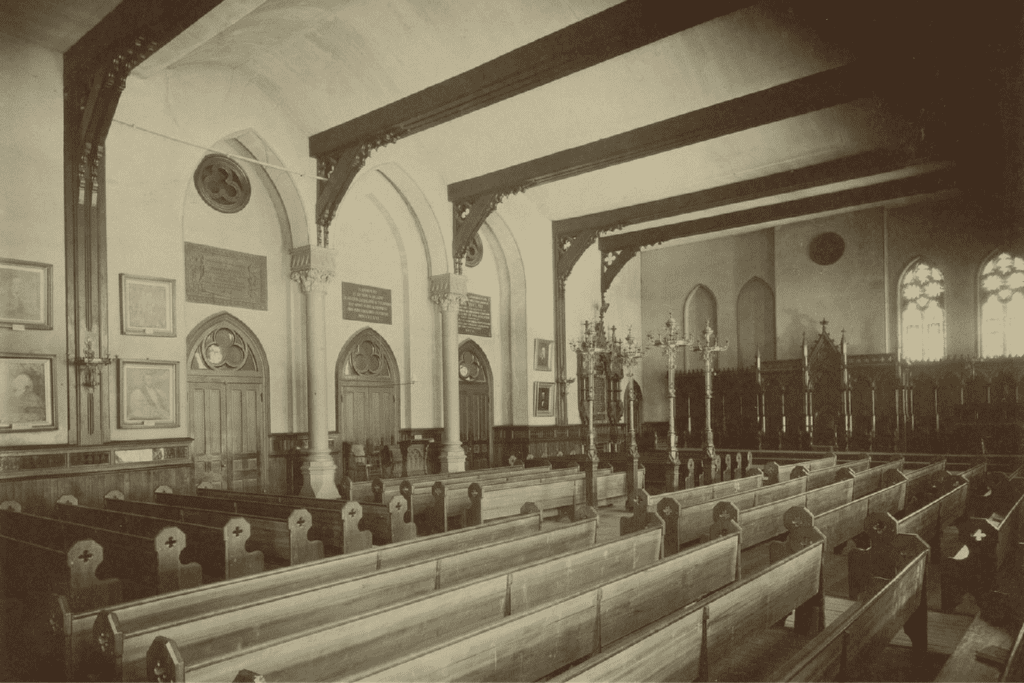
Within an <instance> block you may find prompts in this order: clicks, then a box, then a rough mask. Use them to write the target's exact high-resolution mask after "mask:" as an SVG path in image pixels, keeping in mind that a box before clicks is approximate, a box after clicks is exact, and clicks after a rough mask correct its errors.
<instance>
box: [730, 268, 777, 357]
mask: <svg viewBox="0 0 1024 683" xmlns="http://www.w3.org/2000/svg"><path fill="white" fill-rule="evenodd" d="M759 351H760V353H761V359H762V360H775V293H774V292H773V291H772V288H771V287H769V286H768V283H767V282H765V281H764V280H762V279H761V278H759V277H752V278H750V279H749V280H747V283H746V284H745V285H743V288H742V289H740V293H739V296H737V297H736V352H737V356H738V358H737V361H738V364H739V367H741V368H743V367H747V366H749V365H753V363H754V360H755V358H756V357H757V353H758V352H759Z"/></svg>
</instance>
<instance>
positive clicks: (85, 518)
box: [54, 494, 203, 595]
mask: <svg viewBox="0 0 1024 683" xmlns="http://www.w3.org/2000/svg"><path fill="white" fill-rule="evenodd" d="M54 512H55V513H56V515H55V516H56V517H57V519H61V520H64V521H65V522H74V523H76V524H84V525H86V526H92V527H97V528H101V529H107V530H110V531H118V532H121V533H126V534H132V535H134V536H145V537H147V538H152V539H153V551H154V552H155V553H156V564H155V568H156V576H154V577H151V581H152V583H153V586H154V588H155V590H154V591H153V594H155V593H169V592H170V591H175V590H181V589H183V588H192V587H194V586H198V585H199V584H201V583H202V582H203V568H202V566H200V565H199V563H197V562H189V563H183V562H182V561H181V554H182V552H184V550H185V548H186V547H187V545H188V544H187V536H186V534H187V531H188V526H187V525H182V526H171V525H169V524H167V521H166V520H163V519H154V518H152V517H142V516H141V515H132V514H128V513H125V512H115V511H114V510H105V509H103V508H90V507H84V506H81V505H79V504H78V499H77V498H75V497H74V496H72V495H70V494H65V495H63V496H61V497H60V498H58V499H57V505H56V506H55V507H54ZM139 564H140V565H141V566H143V567H145V566H148V563H145V564H144V563H143V562H142V558H141V557H140V558H139ZM147 594H148V593H140V594H139V595H147Z"/></svg>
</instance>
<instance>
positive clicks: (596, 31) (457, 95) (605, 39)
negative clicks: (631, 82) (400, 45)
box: [309, 0, 752, 158]
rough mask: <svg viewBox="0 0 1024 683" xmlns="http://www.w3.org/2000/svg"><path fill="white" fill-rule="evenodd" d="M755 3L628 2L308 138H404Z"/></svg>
mask: <svg viewBox="0 0 1024 683" xmlns="http://www.w3.org/2000/svg"><path fill="white" fill-rule="evenodd" d="M749 4H752V3H751V2H750V1H749V0H747V1H738V0H700V1H696V0H694V1H691V2H687V3H685V4H678V3H669V2H665V1H664V0H626V2H623V3H621V4H618V5H615V6H614V7H610V8H609V9H607V10H604V11H603V12H599V13H597V14H595V15H593V16H590V17H587V18H586V19H583V20H582V21H578V22H576V23H574V24H572V25H570V26H567V27H565V28H563V29H561V30H559V31H555V32H554V33H551V34H549V35H547V36H544V37H543V38H539V39H538V40H535V41H533V42H531V43H528V44H527V45H524V46H522V47H520V48H517V49H515V50H512V51H511V52H508V53H506V54H504V55H501V56H500V57H497V58H495V59H492V60H490V61H489V62H485V63H484V64H481V65H480V66H478V67H475V68H473V69H470V70H469V71H466V72H464V73H461V74H459V75H457V76H453V77H452V78H449V79H447V80H444V81H442V82H440V83H437V84H436V85H432V86H430V87H429V88H425V89H423V90H421V91H419V92H416V93H413V94H412V95H409V96H407V97H403V98H402V99H400V100H397V101H396V102H392V103H391V104H388V105H385V106H383V107H380V108H378V109H375V110H374V111H371V112H369V113H366V114H363V115H362V116H359V117H357V118H354V119H352V120H351V121H348V122H346V123H343V124H340V125H338V126H334V127H333V128H329V129H328V130H325V131H322V132H320V133H316V134H315V135H312V136H311V137H310V138H309V155H310V156H312V157H317V158H319V157H322V156H324V155H334V154H336V153H337V152H338V151H339V150H344V149H346V148H348V147H352V146H358V145H363V144H367V143H370V142H372V141H374V140H376V139H379V138H380V137H382V136H383V135H385V134H391V135H394V136H399V137H401V136H405V135H411V134H413V133H417V132H420V131H423V130H426V129H428V128H431V127H433V126H437V125H439V124H442V123H445V122H448V121H451V120H453V119H456V118H459V117H461V116H465V115H466V114H469V113H471V112H474V111H477V110H479V109H483V108H484V107H487V106H490V105H492V104H495V103H497V102H501V101H502V100H506V99H508V98H510V97H514V96H515V95H519V94H521V93H524V92H527V91H528V90H531V89H533V88H536V87H539V86H541V85H544V84H546V83H551V82H552V81H555V80H558V79H559V78H562V77H564V76H568V75H570V74H573V73H576V72H578V71H582V70H584V69H587V68H589V67H591V66H594V65H595V64H599V63H601V62H603V61H606V60H608V59H611V58H613V57H618V56H620V55H623V54H626V53H627V52H631V51H633V50H636V49H637V48H640V47H643V46H645V45H649V44H651V43H654V42H656V41H658V40H661V39H662V38H666V37H668V36H671V35H673V34H675V33H679V32H680V31H684V30H686V29H688V28H692V27H694V26H697V25H699V24H702V23H704V22H707V21H710V20H711V19H714V18H716V17H719V16H723V15H725V14H729V13H731V12H733V11H735V10H737V9H739V8H741V7H744V6H747V5H749Z"/></svg>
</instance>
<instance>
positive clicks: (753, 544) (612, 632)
mask: <svg viewBox="0 0 1024 683" xmlns="http://www.w3.org/2000/svg"><path fill="white" fill-rule="evenodd" d="M904 465H905V463H903V462H902V461H900V460H894V461H891V462H883V463H873V462H871V461H869V460H867V459H863V460H857V461H848V462H837V461H836V458H835V457H834V456H830V457H827V458H820V459H816V460H810V461H803V462H798V463H787V464H784V465H781V466H777V467H775V468H772V467H767V466H766V467H764V469H760V468H757V467H753V466H750V467H749V468H747V470H746V471H745V472H743V473H742V474H743V476H738V477H737V476H734V477H730V478H729V479H725V480H722V481H719V482H716V483H714V484H708V485H705V486H698V487H694V488H690V489H685V490H682V491H674V492H667V493H663V494H653V495H652V494H647V493H646V492H643V491H641V492H640V496H639V499H638V501H637V505H636V506H635V508H634V510H633V513H632V515H631V516H630V517H624V518H622V520H621V527H620V535H619V536H618V537H616V538H614V539H612V540H609V541H606V542H602V543H598V542H597V539H598V534H597V530H598V527H597V524H598V520H597V518H596V512H595V511H594V510H592V509H588V508H586V507H585V506H584V505H583V504H582V501H584V500H585V497H584V496H583V493H584V487H585V481H584V479H583V477H582V476H581V475H582V474H583V473H581V472H579V471H578V469H577V470H573V468H565V469H564V470H563V469H558V470H552V469H550V468H543V467H541V468H529V469H526V470H524V469H523V468H521V467H520V468H515V467H511V468H496V469H495V470H494V471H482V472H480V471H478V472H472V473H465V474H461V473H460V474H458V475H449V476H447V477H446V478H445V479H444V480H442V481H436V477H435V478H434V479H428V478H423V479H409V480H404V481H403V480H375V481H373V482H368V483H362V482H360V483H356V482H346V484H345V486H343V487H342V489H343V493H344V495H345V498H346V500H342V501H331V502H330V503H331V504H333V505H334V506H335V508H336V509H337V510H348V517H347V518H346V515H344V514H343V515H341V518H343V519H342V521H343V522H344V521H345V519H347V520H348V521H347V523H348V525H349V526H345V525H344V524H342V525H341V526H340V527H338V528H331V527H329V524H328V522H326V521H324V518H326V517H328V516H327V515H326V514H322V515H319V516H318V517H314V513H313V511H314V510H316V509H320V506H321V505H322V506H323V508H324V509H327V508H328V507H329V505H328V504H327V503H321V501H315V500H313V499H308V498H304V499H301V500H302V501H303V503H304V504H305V505H306V507H305V508H302V511H303V512H304V513H305V517H304V518H305V520H306V521H305V522H304V523H303V524H298V519H296V517H295V515H294V514H293V513H294V512H295V509H292V511H291V512H290V513H289V514H288V515H287V516H285V515H284V511H285V508H287V506H288V504H289V502H288V501H287V500H280V498H284V497H271V496H264V495H259V494H256V495H254V494H240V493H230V492H224V491H219V490H211V489H200V490H197V491H196V492H195V494H194V495H180V494H174V493H173V492H171V491H165V490H161V491H158V492H157V493H155V494H154V496H153V500H152V501H148V502H146V505H154V506H160V507H167V508H177V509H179V510H183V509H199V508H194V507H192V506H198V505H199V504H200V501H206V503H205V505H206V507H205V508H201V509H204V510H206V511H207V512H211V513H212V512H217V513H218V514H221V515H230V517H228V518H227V520H228V523H230V522H232V521H235V523H236V524H237V520H243V521H248V522H249V537H248V540H249V541H250V545H251V544H252V543H254V542H255V541H253V533H252V529H253V528H254V527H255V526H258V525H255V524H253V522H252V521H251V520H252V519H254V518H256V517H261V516H262V517H266V518H274V517H275V516H276V517H277V518H278V520H279V521H280V520H282V519H283V520H285V521H286V522H288V523H289V524H292V525H293V526H295V525H297V524H298V527H299V528H300V529H305V533H306V534H307V536H306V544H307V545H309V546H311V547H313V548H314V549H316V548H317V547H318V546H317V544H318V543H319V546H320V547H321V548H322V549H331V550H330V551H329V552H328V553H325V554H322V555H321V556H319V557H317V556H315V553H314V556H311V557H303V558H302V559H299V560H298V561H291V560H292V559H298V558H297V557H296V556H295V555H294V553H293V550H292V549H291V548H290V547H287V546H286V545H284V541H283V536H281V537H280V538H279V539H278V541H276V543H277V545H276V546H275V545H274V543H273V542H269V541H267V543H269V545H264V546H263V547H264V550H258V551H257V550H251V549H250V550H247V552H259V553H261V554H262V555H263V557H264V558H266V559H267V561H268V565H269V566H272V567H274V568H272V569H269V570H265V571H260V572H256V573H249V574H246V575H242V576H237V577H227V576H226V574H225V577H224V578H222V579H220V580H216V581H211V582H205V583H203V582H201V583H200V584H199V585H194V586H189V587H179V588H177V589H174V590H171V591H170V592H155V593H153V594H149V595H142V596H139V595H135V594H134V593H131V592H128V593H127V594H125V593H124V586H123V585H122V586H121V590H122V593H121V594H117V595H114V596H110V595H108V596H106V597H105V598H104V599H107V600H112V601H111V602H106V603H103V604H101V605H98V606H97V605H94V606H92V607H90V608H81V605H78V609H75V608H72V607H71V606H70V605H68V604H67V601H66V599H64V598H65V597H66V594H65V595H62V596H60V597H58V598H56V599H55V603H54V604H55V605H56V609H55V611H54V612H52V613H51V614H49V620H50V622H51V625H52V627H53V631H54V638H53V640H52V642H51V643H50V644H49V647H51V648H54V649H53V650H52V652H54V653H56V655H57V656H55V657H53V659H54V660H55V661H58V662H60V663H61V665H62V667H63V671H62V674H63V676H64V677H66V678H67V679H69V680H97V679H104V680H168V681H170V680H174V681H183V680H185V679H186V678H187V679H188V680H190V681H206V680H211V681H212V680H257V679H259V678H263V679H265V680H455V679H463V680H539V679H552V680H668V679H673V680H674V679H677V678H686V679H690V680H715V679H722V680H727V679H728V678H729V674H730V671H732V669H733V668H734V667H735V660H736V658H737V657H740V658H741V659H742V658H743V654H742V650H743V647H744V646H745V645H746V644H747V643H748V642H752V641H753V640H756V639H757V638H758V637H761V636H763V635H764V634H770V635H771V636H772V637H774V638H782V640H781V641H779V643H777V644H776V650H777V651H778V652H781V653H784V654H785V655H786V656H784V657H781V658H778V657H777V659H778V661H776V662H775V664H774V665H773V666H772V667H771V668H770V669H765V670H763V671H758V672H757V673H758V674H759V675H758V676H757V677H756V678H760V679H763V680H844V679H858V678H861V677H864V676H868V675H869V674H870V666H871V664H872V661H873V658H872V656H871V653H873V652H875V651H877V650H878V649H879V648H881V647H883V646H884V645H885V644H886V643H888V642H890V641H891V640H892V638H893V636H894V635H895V634H896V633H897V632H898V631H900V630H901V629H903V630H905V631H906V633H907V635H908V636H909V637H910V640H911V643H912V651H913V653H914V655H915V656H917V657H921V656H923V654H924V653H925V651H926V650H927V642H928V633H927V630H928V611H927V591H926V577H927V575H928V573H929V571H932V570H930V569H929V560H930V559H931V560H935V559H937V558H939V559H940V560H941V562H942V564H941V566H940V574H941V580H942V582H943V598H944V599H945V598H946V593H947V583H948V584H949V590H948V592H949V595H950V598H949V599H950V600H954V599H955V596H956V594H957V591H971V590H975V591H981V590H983V588H981V586H983V585H984V583H985V580H986V578H987V579H989V580H990V579H991V573H992V572H994V571H996V570H997V569H998V568H999V566H1000V563H1004V564H1005V563H1006V562H1009V561H1010V560H1009V558H1010V557H1011V556H1012V554H1013V551H1014V550H1015V549H1016V545H1017V543H1019V540H1018V539H1019V538H1020V531H1021V528H1020V527H1021V524H1022V522H1021V521H1020V515H1021V514H1022V513H1021V512H1020V511H1021V510H1022V509H1024V508H1022V506H1024V502H1022V496H1024V479H1021V478H1018V477H1017V475H1019V474H1021V473H1020V472H1017V473H1011V474H1010V475H1009V476H1007V475H1002V474H998V473H990V472H987V470H986V467H985V465H984V464H982V465H978V466H976V467H973V468H971V469H969V470H965V471H960V472H956V473H950V472H947V471H946V469H945V463H944V462H941V461H940V462H936V463H933V464H931V465H929V466H927V467H922V468H917V469H913V470H911V469H904ZM534 470H536V471H535V472H534ZM766 471H768V472H769V474H766V473H765V472H766ZM528 473H530V474H532V475H533V476H527V475H528ZM622 474H623V473H612V472H604V473H602V472H601V471H600V470H599V476H600V477H601V478H604V479H605V482H606V483H605V486H604V488H603V489H602V488H600V487H599V490H601V491H603V493H602V494H600V495H601V496H604V497H603V498H601V502H602V504H607V503H609V502H613V501H621V500H622V499H624V498H625V495H626V492H625V488H624V486H625V480H624V478H623V477H622V476H621V475H622ZM598 481H599V482H600V481H601V479H599V480H598ZM579 482H583V483H582V484H580V483H579ZM570 491H571V494H570ZM530 497H533V498H535V499H536V500H538V501H541V502H540V503H537V502H535V501H534V500H530ZM121 498H123V497H121ZM272 498H276V499H275V500H272ZM110 500H111V501H117V500H118V497H117V496H112V497H111V498H110ZM517 500H518V501H519V507H518V508H515V509H514V508H513V506H514V505H515V502H516V501H517ZM527 500H529V501H530V502H529V503H527V504H524V502H525V501H527ZM212 501H215V502H212ZM384 501H387V503H385V502H384ZM122 502H123V501H122ZM105 503H106V501H105ZM119 504H121V503H119V502H111V503H110V505H111V508H114V507H115V506H117V505H119ZM250 504H251V505H253V507H246V505H250ZM276 506H280V507H281V509H278V508H277V507H276ZM374 506H379V507H380V508H381V514H380V515H379V516H378V517H374V518H375V519H381V520H390V522H388V523H387V524H386V525H385V527H386V530H380V529H378V530H377V531H374V530H372V529H371V528H368V526H373V524H374V523H372V522H371V523H370V524H369V525H368V524H366V523H364V524H361V525H360V524H359V521H363V520H365V519H366V518H367V517H372V516H373V515H372V514H371V515H368V514H366V513H365V512H360V511H363V510H368V509H374ZM13 507H15V506H13V505H8V508H13ZM76 507H78V508H82V507H83V506H76V505H75V503H74V501H72V500H64V501H63V503H62V505H61V506H58V508H59V509H60V510H61V517H60V518H59V519H56V520H54V521H56V522H58V523H61V524H71V523H73V522H69V521H66V520H65V519H64V518H63V517H62V515H63V514H65V511H66V510H71V509H73V508H76ZM141 509H143V508H136V509H134V511H132V512H127V513H126V514H133V515H138V516H143V515H141V514H140V512H139V510H141ZM144 509H147V510H148V509H149V508H144ZM243 510H246V511H248V510H252V511H253V512H251V513H248V514H247V513H245V512H243ZM271 511H274V514H273V515H272V514H267V515H259V514H257V513H262V512H267V513H270V512H271ZM8 513H16V511H15V510H13V509H9V510H7V511H4V512H3V515H4V516H3V517H0V542H4V543H6V542H7V541H6V540H4V539H7V538H8V535H9V534H8V532H9V531H10V532H12V533H13V529H12V527H10V526H8V525H7V523H6V520H7V518H8V517H7V516H8ZM21 514H24V513H21ZM67 514H73V513H67ZM356 516H361V517H362V518H363V519H361V520H358V521H357V522H356V524H355V526H354V527H353V526H352V522H351V519H352V518H353V517H356ZM553 516H554V517H557V518H558V520H559V523H552V522H550V521H545V518H547V519H548V520H550V519H551V518H552V517H553ZM299 517H302V514H301V513H300V515H299ZM179 518H180V519H181V520H182V522H180V523H182V524H184V523H186V522H185V520H184V516H183V513H179ZM161 519H166V518H161ZM982 522H983V523H984V524H986V525H987V526H985V527H984V529H985V530H986V531H985V534H984V538H982V535H981V534H978V533H974V534H973V535H972V533H971V529H975V531H976V530H977V527H978V525H979V524H981V523H982ZM74 523H80V522H74ZM187 523H189V524H192V523H196V524H198V523H199V522H198V521H188V522H187ZM228 523H226V524H225V525H224V526H222V528H221V532H222V533H221V538H222V539H223V540H224V541H225V542H226V541H227V536H228V535H231V534H232V533H233V532H234V528H231V529H229V528H228ZM954 523H955V524H957V529H958V533H959V534H960V540H961V541H962V542H963V543H964V547H967V548H968V549H967V551H965V552H957V553H954V554H953V556H952V557H949V558H944V557H941V555H942V553H941V551H940V545H939V544H940V542H941V540H942V538H943V534H944V530H947V529H948V528H949V527H950V525H951V524H954ZM178 525H179V522H175V526H178ZM396 525H397V526H396ZM238 526H239V527H240V526H241V525H240V524H239V525H238ZM285 526H286V527H287V524H286V525H285ZM360 527H362V528H360ZM317 529H319V531H314V530H317ZM416 530H418V531H419V532H420V534H422V535H419V534H416V533H415V531H416ZM179 531H180V529H179ZM266 533H269V532H266ZM289 533H290V532H289ZM389 535H390V537H389ZM68 538H70V536H68ZM171 538H172V537H171V536H166V537H164V540H165V541H166V540H170V539H171ZM173 538H174V539H175V544H178V545H184V546H186V547H187V546H188V545H189V544H191V543H192V537H191V536H190V535H188V534H187V533H182V535H181V536H175V537H173ZM357 538H359V539H362V540H361V542H362V543H363V545H362V546H361V547H359V548H356V547H354V544H356V543H357V542H358V541H356V539H357ZM371 541H372V543H373V545H370V542H371ZM346 543H350V544H353V545H352V546H346ZM970 543H975V544H979V543H980V544H982V546H977V547H976V546H971V545H970ZM105 548H106V546H104V545H103V544H102V543H96V544H95V546H94V547H93V548H92V550H93V551H94V552H98V553H100V554H102V553H103V552H104V551H105ZM841 548H845V551H844V554H843V555H838V554H836V552H835V551H836V550H838V549H841ZM979 548H981V549H979ZM990 548H991V550H989V549H990ZM339 550H340V551H341V552H340V553H338V554H333V555H332V554H329V553H330V552H337V551H339ZM5 556H6V555H5ZM69 557H70V556H69V555H65V558H64V559H65V560H67V559H68V558H69ZM186 559H188V558H186ZM968 559H970V561H966V560H968ZM179 560H180V558H179ZM271 560H272V563H273V564H270V561H271ZM286 560H287V561H286ZM197 562H198V560H197ZM65 564H67V562H65ZM184 564H187V563H184ZM199 564H200V567H201V568H202V571H203V572H204V574H203V576H204V578H205V577H206V571H207V567H206V566H204V565H202V564H201V563H199ZM838 564H842V565H843V568H842V573H843V575H844V577H845V580H846V582H847V583H848V586H849V600H848V601H847V603H848V604H846V605H845V609H844V610H843V612H842V613H841V614H840V615H839V616H838V617H836V618H834V619H832V620H831V622H830V623H826V618H825V609H824V600H825V587H826V584H827V583H829V580H830V575H831V574H832V573H833V572H835V571H837V566H838ZM210 566H213V565H210ZM5 578H6V575H5ZM29 579H30V577H28V576H25V577H19V578H18V580H19V581H20V580H29ZM133 590H134V589H133ZM122 600H127V602H122ZM62 603H63V604H62ZM787 617H791V618H792V622H793V627H792V628H784V627H781V625H782V624H783V623H784V622H785V621H786V619H787ZM43 649H44V650H45V649H46V646H45V644H44V647H43ZM1019 649H1020V648H1019V647H1017V648H1015V653H1016V652H1017V651H1019ZM1014 657H1016V659H1015V658H1014ZM1018 660H1019V655H1016V654H1015V655H1013V656H1010V657H1009V658H1008V661H1009V664H1008V665H1007V667H1006V669H1007V671H1010V670H1011V665H1012V664H1013V663H1014V662H1015V661H1018ZM1017 666H1019V664H1018V665H1017ZM745 671H746V673H750V669H746V670H745ZM751 678H753V677H751Z"/></svg>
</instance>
